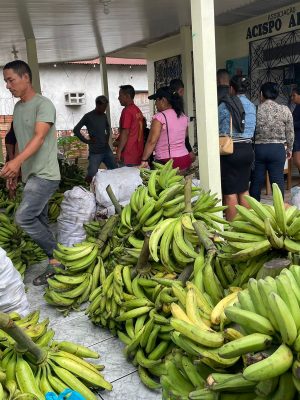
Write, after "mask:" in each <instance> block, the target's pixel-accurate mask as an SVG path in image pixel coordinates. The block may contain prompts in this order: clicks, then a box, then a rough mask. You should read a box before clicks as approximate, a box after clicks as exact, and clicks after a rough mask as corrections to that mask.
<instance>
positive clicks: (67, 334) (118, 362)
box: [24, 264, 161, 400]
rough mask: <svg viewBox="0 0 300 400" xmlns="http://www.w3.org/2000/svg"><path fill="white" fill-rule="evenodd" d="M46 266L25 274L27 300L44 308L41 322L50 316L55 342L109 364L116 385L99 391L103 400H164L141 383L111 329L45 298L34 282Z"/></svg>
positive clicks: (109, 376)
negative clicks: (66, 343)
mask: <svg viewBox="0 0 300 400" xmlns="http://www.w3.org/2000/svg"><path fill="white" fill-rule="evenodd" d="M43 268H45V264H41V265H34V266H31V267H30V268H29V269H28V270H27V272H26V275H25V281H24V282H25V285H26V288H27V297H28V301H29V303H30V307H31V309H32V310H36V309H40V311H41V317H40V320H42V319H45V318H47V317H49V319H50V326H51V327H52V328H53V329H54V331H55V340H57V341H59V340H69V341H74V342H76V343H80V344H82V345H84V346H87V347H90V348H91V349H93V350H95V351H97V352H99V354H100V358H99V359H98V360H93V362H96V363H99V364H103V365H105V369H104V372H103V373H104V376H105V378H106V379H107V380H108V381H109V382H111V383H112V384H113V391H112V392H107V391H99V392H98V394H97V397H98V399H102V400H160V399H161V393H160V392H158V391H151V390H148V389H147V388H146V387H145V386H144V385H143V384H142V382H141V381H140V379H139V376H138V373H137V372H136V368H135V367H134V366H133V365H132V364H131V363H129V362H127V360H126V358H125V356H124V354H123V347H124V346H123V344H122V343H121V341H120V340H119V339H117V338H115V337H113V336H112V335H111V333H110V332H109V331H108V330H105V329H102V328H100V327H97V326H95V325H93V324H92V323H91V322H90V321H89V319H88V318H87V316H86V315H85V314H84V311H80V312H75V311H73V312H71V313H70V315H69V316H67V317H64V316H63V315H62V314H61V313H60V312H59V311H57V310H56V309H55V307H53V306H49V305H48V304H47V303H46V302H45V301H44V299H43V293H44V287H43V286H34V285H33V284H32V280H33V278H34V277H35V276H37V275H38V274H39V273H40V271H43Z"/></svg>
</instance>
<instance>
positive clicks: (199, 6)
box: [191, 0, 221, 198]
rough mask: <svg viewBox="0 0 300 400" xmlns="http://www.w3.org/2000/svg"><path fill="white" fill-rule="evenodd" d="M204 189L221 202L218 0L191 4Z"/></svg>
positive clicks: (199, 150) (201, 174) (201, 172)
mask: <svg viewBox="0 0 300 400" xmlns="http://www.w3.org/2000/svg"><path fill="white" fill-rule="evenodd" d="M191 14H192V38H193V57H194V79H195V99H196V117H197V139H198V155H199V169H200V181H201V186H202V187H203V188H204V189H205V190H208V189H210V190H211V191H212V192H213V193H217V194H218V196H219V197H220V198H221V178H220V156H219V135H218V106H217V87H216V54H215V21H214V0H191Z"/></svg>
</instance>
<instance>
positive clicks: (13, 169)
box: [0, 158, 21, 179]
mask: <svg viewBox="0 0 300 400" xmlns="http://www.w3.org/2000/svg"><path fill="white" fill-rule="evenodd" d="M20 168H21V163H20V161H18V159H17V158H14V159H13V160H11V161H8V162H7V163H5V164H4V167H3V168H2V170H1V172H0V176H2V178H6V179H12V178H16V177H18V176H19V174H20Z"/></svg>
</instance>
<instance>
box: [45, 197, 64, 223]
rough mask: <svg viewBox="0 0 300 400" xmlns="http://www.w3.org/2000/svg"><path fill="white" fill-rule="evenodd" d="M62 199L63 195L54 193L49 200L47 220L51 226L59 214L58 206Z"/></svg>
mask: <svg viewBox="0 0 300 400" xmlns="http://www.w3.org/2000/svg"><path fill="white" fill-rule="evenodd" d="M63 199H64V194H63V193H60V192H56V193H54V194H53V196H52V197H51V199H50V200H49V208H48V219H49V222H51V223H52V224H53V223H55V222H56V221H57V218H58V217H59V214H60V205H61V203H62V201H63Z"/></svg>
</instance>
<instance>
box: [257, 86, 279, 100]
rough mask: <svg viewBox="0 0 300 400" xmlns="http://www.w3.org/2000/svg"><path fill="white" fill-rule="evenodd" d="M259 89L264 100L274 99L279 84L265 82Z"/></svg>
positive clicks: (276, 95)
mask: <svg viewBox="0 0 300 400" xmlns="http://www.w3.org/2000/svg"><path fill="white" fill-rule="evenodd" d="M260 91H261V94H262V95H263V96H264V98H265V99H266V100H275V99H276V98H277V97H278V95H279V85H278V83H276V82H265V83H263V84H262V85H261V87H260Z"/></svg>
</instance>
